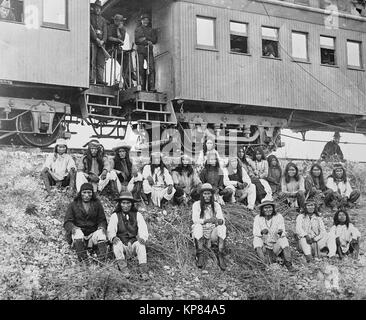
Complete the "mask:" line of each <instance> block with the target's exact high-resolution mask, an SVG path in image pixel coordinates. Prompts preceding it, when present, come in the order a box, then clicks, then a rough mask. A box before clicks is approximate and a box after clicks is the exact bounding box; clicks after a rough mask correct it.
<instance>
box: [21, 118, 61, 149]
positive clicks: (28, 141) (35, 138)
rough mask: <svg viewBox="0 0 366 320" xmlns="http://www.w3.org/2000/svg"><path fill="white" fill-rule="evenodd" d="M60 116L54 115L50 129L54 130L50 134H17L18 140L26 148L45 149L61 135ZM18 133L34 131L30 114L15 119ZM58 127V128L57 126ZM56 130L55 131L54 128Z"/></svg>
mask: <svg viewBox="0 0 366 320" xmlns="http://www.w3.org/2000/svg"><path fill="white" fill-rule="evenodd" d="M62 116H63V115H62V114H57V113H56V114H55V116H54V119H53V123H52V129H53V130H55V131H54V132H53V133H52V134H40V133H19V139H20V140H21V141H22V142H23V143H24V144H25V145H28V146H33V147H47V146H49V145H51V144H52V143H54V142H55V141H56V139H57V138H58V137H59V136H60V135H61V132H62V130H63V126H62V125H61V124H60V120H61V119H62ZM16 125H17V130H18V131H28V132H31V131H34V123H33V117H32V114H31V113H30V112H28V113H25V114H24V115H22V116H21V117H19V118H18V119H17V122H16ZM57 125H58V126H57ZM56 126H57V128H56V129H55V127H56Z"/></svg>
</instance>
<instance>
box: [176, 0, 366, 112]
mask: <svg viewBox="0 0 366 320" xmlns="http://www.w3.org/2000/svg"><path fill="white" fill-rule="evenodd" d="M179 9H180V10H179V13H176V14H177V16H176V19H178V17H179V19H180V22H179V28H180V36H179V38H180V45H179V46H178V47H179V49H180V55H181V56H180V59H179V60H175V62H174V63H175V65H179V66H180V72H179V73H177V72H176V73H175V77H181V79H180V80H181V83H178V82H176V96H177V97H179V98H183V99H187V100H203V101H213V102H220V103H228V104H243V105H246V104H247V105H258V106H269V107H278V108H288V109H299V110H311V111H325V112H337V113H338V112H340V113H350V114H353V113H355V114H365V112H366V110H365V109H366V94H365V93H366V87H365V79H366V73H365V72H364V71H360V70H350V69H348V68H347V56H346V40H347V39H351V40H358V41H362V61H363V63H364V64H365V62H366V48H365V45H366V34H365V33H361V32H355V31H351V30H344V29H338V30H329V29H326V28H325V27H323V26H319V25H314V24H312V23H305V22H301V21H291V20H287V19H281V18H276V17H268V16H266V15H260V14H253V13H247V12H242V11H237V10H230V9H224V8H219V7H212V6H202V5H197V4H192V3H188V2H179ZM197 15H200V16H206V17H212V18H215V19H216V49H217V50H216V51H212V50H201V49H197V48H196V34H195V32H196V16H197ZM230 20H234V21H238V22H245V23H248V34H249V38H248V41H249V50H250V55H241V54H233V53H230V32H229V21H230ZM365 25H366V24H365ZM261 26H271V27H277V28H279V29H280V32H279V39H280V43H281V45H280V47H281V50H280V60H277V59H268V58H264V57H262V56H261V55H262V43H261V41H262V39H261ZM292 31H301V32H306V33H307V34H308V54H309V62H310V63H295V62H293V60H292V57H291V32H292ZM320 35H331V36H334V37H336V55H337V67H329V66H322V65H320V44H319V37H320ZM176 49H177V48H176Z"/></svg>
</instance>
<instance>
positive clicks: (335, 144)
mask: <svg viewBox="0 0 366 320" xmlns="http://www.w3.org/2000/svg"><path fill="white" fill-rule="evenodd" d="M340 139H341V135H340V134H339V131H336V132H335V133H334V136H333V140H332V141H328V142H327V143H326V145H325V146H324V149H323V151H322V153H321V155H320V158H321V159H322V160H324V161H331V160H335V161H344V157H343V152H342V150H341V147H340V146H339V140H340Z"/></svg>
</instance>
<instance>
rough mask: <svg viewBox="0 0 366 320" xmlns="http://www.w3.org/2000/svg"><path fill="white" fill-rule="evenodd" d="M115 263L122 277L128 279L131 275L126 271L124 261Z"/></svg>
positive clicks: (119, 260)
mask: <svg viewBox="0 0 366 320" xmlns="http://www.w3.org/2000/svg"><path fill="white" fill-rule="evenodd" d="M116 262H117V268H118V269H119V271H121V273H122V275H123V276H124V277H125V278H126V279H128V278H129V277H130V276H131V275H130V271H129V270H128V267H127V262H126V260H124V259H118V260H116Z"/></svg>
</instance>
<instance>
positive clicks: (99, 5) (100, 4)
mask: <svg viewBox="0 0 366 320" xmlns="http://www.w3.org/2000/svg"><path fill="white" fill-rule="evenodd" d="M91 5H92V6H93V7H100V8H102V3H101V2H100V1H99V0H97V1H95V2H94V3H92V4H91Z"/></svg>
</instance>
